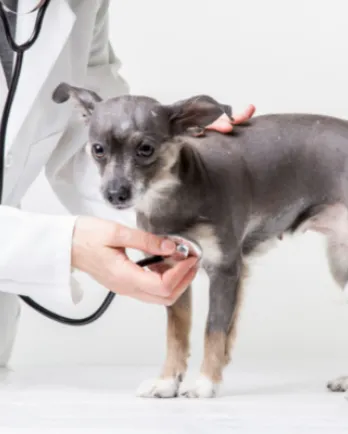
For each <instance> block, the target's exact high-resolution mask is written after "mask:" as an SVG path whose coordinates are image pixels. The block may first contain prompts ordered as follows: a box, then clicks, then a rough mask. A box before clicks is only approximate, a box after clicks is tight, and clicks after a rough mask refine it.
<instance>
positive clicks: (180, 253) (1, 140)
mask: <svg viewBox="0 0 348 434" xmlns="http://www.w3.org/2000/svg"><path fill="white" fill-rule="evenodd" d="M50 2H51V0H40V1H37V4H35V5H34V7H32V8H31V9H30V10H28V11H25V12H24V13H25V14H29V13H34V12H36V13H37V15H36V20H35V24H34V29H33V33H32V35H31V36H30V38H29V39H28V40H27V41H26V42H24V43H22V44H17V43H16V42H15V40H14V37H13V35H12V33H11V28H10V24H9V21H8V17H7V14H8V13H15V14H17V15H18V13H17V12H16V11H13V10H11V9H10V8H9V7H8V6H6V4H5V3H4V1H1V0H0V18H1V20H2V22H3V25H4V29H5V33H6V38H7V41H8V43H9V46H10V47H11V49H12V50H13V52H14V54H15V61H14V69H13V75H12V78H11V82H10V86H9V91H8V94H7V98H6V102H5V106H4V110H3V114H2V118H1V124H0V204H1V202H2V193H3V180H4V158H5V142H6V133H7V126H8V121H9V117H10V113H11V108H12V105H13V101H14V97H15V94H16V90H17V87H18V82H19V78H20V75H21V70H22V65H23V58H24V53H25V52H26V51H27V50H29V49H30V48H31V47H32V46H33V44H34V43H35V42H36V41H37V39H38V37H39V35H40V32H41V28H42V23H43V20H44V18H45V14H46V11H47V8H48V6H49V4H50ZM19 14H20V13H19ZM168 238H171V239H172V240H173V241H174V242H175V243H176V245H177V249H176V254H175V255H174V256H176V257H177V259H178V260H180V259H184V258H187V257H188V256H191V255H193V256H197V257H201V254H202V252H201V249H200V247H199V246H198V244H197V243H195V242H193V241H191V240H188V239H186V238H183V237H180V236H177V235H170V236H168ZM174 259H175V257H174ZM164 260H165V257H163V256H150V257H148V258H145V259H142V260H140V261H138V262H137V263H136V264H137V265H139V266H140V267H147V266H149V265H153V264H157V263H159V262H163V261H164ZM115 295H116V294H115V293H114V292H109V294H108V295H107V296H106V298H105V299H104V301H103V302H102V304H101V305H100V307H99V308H98V309H97V310H96V311H95V312H94V313H92V314H91V315H89V316H87V317H85V318H79V319H75V318H67V317H65V316H62V315H59V314H57V313H55V312H52V311H50V310H48V309H46V308H45V307H43V306H41V305H40V304H38V303H36V302H35V301H34V300H33V299H31V298H30V297H27V296H23V295H21V296H20V298H21V299H22V300H23V301H24V302H25V303H26V304H28V305H29V306H30V307H32V308H33V309H35V310H36V311H37V312H39V313H41V314H42V315H44V316H46V317H47V318H49V319H51V320H54V321H57V322H59V323H62V324H66V325H71V326H82V325H87V324H90V323H92V322H94V321H96V320H97V319H99V318H100V317H101V316H102V315H103V314H104V313H105V312H106V310H107V309H108V307H109V306H110V304H111V303H112V301H113V299H114V298H115Z"/></svg>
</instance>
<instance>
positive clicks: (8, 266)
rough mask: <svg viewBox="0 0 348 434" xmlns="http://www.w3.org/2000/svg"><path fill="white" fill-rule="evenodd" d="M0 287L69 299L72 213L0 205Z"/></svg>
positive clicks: (25, 293)
mask: <svg viewBox="0 0 348 434" xmlns="http://www.w3.org/2000/svg"><path fill="white" fill-rule="evenodd" d="M0 224H1V228H0V245H1V249H0V290H1V291H3V292H9V293H15V294H20V295H27V296H30V297H33V298H36V297H38V298H39V299H40V298H42V296H44V297H47V299H48V298H49V299H54V300H56V301H58V302H63V303H66V302H68V303H70V304H71V301H72V300H73V293H72V292H71V290H70V289H71V282H70V278H71V277H70V276H71V274H70V269H71V237H72V233H73V230H74V225H75V217H73V216H59V217H57V216H52V215H44V214H34V213H30V212H25V211H21V210H19V209H16V208H12V207H8V206H0Z"/></svg>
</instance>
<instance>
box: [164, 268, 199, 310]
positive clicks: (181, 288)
mask: <svg viewBox="0 0 348 434" xmlns="http://www.w3.org/2000/svg"><path fill="white" fill-rule="evenodd" d="M197 271H198V268H197V267H194V268H192V269H191V270H190V271H189V272H188V273H187V274H186V276H185V277H184V278H183V280H182V281H181V282H180V283H179V285H178V286H177V287H176V288H175V289H174V291H173V292H172V294H171V295H170V296H169V297H167V298H166V303H165V304H166V306H171V305H172V304H174V303H175V302H176V301H177V300H178V299H179V298H180V297H181V296H182V294H183V293H184V292H185V291H186V290H187V288H188V287H189V285H190V284H191V282H192V281H193V279H194V278H195V277H196V274H197Z"/></svg>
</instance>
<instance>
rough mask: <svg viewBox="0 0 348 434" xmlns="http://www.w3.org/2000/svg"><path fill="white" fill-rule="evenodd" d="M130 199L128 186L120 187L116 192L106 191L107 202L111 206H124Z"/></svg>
mask: <svg viewBox="0 0 348 434" xmlns="http://www.w3.org/2000/svg"><path fill="white" fill-rule="evenodd" d="M130 198H131V189H130V187H129V186H126V185H122V186H121V187H120V188H118V189H117V190H108V191H107V200H108V201H109V202H110V203H111V204H112V205H125V204H126V203H127V202H128V201H129V199H130Z"/></svg>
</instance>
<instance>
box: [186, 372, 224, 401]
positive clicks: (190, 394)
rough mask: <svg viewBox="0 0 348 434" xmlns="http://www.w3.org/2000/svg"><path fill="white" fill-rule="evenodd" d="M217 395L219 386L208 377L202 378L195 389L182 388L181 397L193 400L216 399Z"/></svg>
mask: <svg viewBox="0 0 348 434" xmlns="http://www.w3.org/2000/svg"><path fill="white" fill-rule="evenodd" d="M216 393H217V385H216V384H214V383H213V382H212V381H210V380H209V379H208V378H207V377H204V376H201V377H200V378H199V379H198V380H197V382H196V384H195V385H194V387H192V388H184V387H181V388H180V392H179V394H180V396H183V397H185V398H191V399H202V398H215V396H216Z"/></svg>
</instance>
